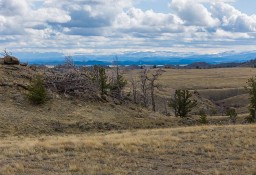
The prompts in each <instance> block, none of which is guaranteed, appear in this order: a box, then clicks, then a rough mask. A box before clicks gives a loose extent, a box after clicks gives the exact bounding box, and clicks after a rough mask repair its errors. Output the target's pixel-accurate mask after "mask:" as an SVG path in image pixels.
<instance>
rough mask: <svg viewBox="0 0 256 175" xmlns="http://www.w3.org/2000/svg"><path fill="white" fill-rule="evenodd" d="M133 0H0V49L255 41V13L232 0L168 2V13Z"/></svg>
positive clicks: (151, 47) (125, 48) (94, 48)
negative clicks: (143, 8)
mask: <svg viewBox="0 0 256 175" xmlns="http://www.w3.org/2000/svg"><path fill="white" fill-rule="evenodd" d="M136 2H137V1H136V0H106V1H103V0H73V1H70V0H61V1H60V0H0V36H1V39H0V47H3V48H8V47H11V48H16V49H18V48H19V47H20V49H21V48H24V49H25V50H35V49H36V50H46V49H47V50H57V51H59V50H62V51H65V50H72V52H74V51H75V50H76V49H77V50H78V51H79V50H83V51H84V52H86V51H85V50H87V51H88V52H90V53H91V52H93V51H95V52H96V53H98V52H100V51H104V52H105V51H109V52H111V51H112V52H117V51H132V50H138V51H140V50H164V49H167V50H170V49H171V48H172V47H173V48H174V49H175V48H176V46H184V47H186V46H187V47H189V48H192V47H194V48H195V47H202V46H205V47H206V46H208V47H210V46H212V47H214V46H216V45H217V44H220V43H221V41H223V43H224V42H225V45H227V44H228V42H233V43H232V44H234V43H235V44H236V45H239V44H240V45H247V44H248V43H249V44H252V43H255V42H254V39H255V37H256V34H255V32H256V15H247V14H245V13H242V12H240V11H239V10H237V9H235V8H234V7H233V6H231V5H230V2H232V0H222V1H218V0H172V1H170V11H169V13H164V12H162V13H159V12H155V11H154V10H150V9H148V10H142V9H140V8H138V7H136ZM144 3H146V1H145V2H144ZM155 3H156V5H157V3H160V2H159V1H155ZM166 5H167V4H166ZM28 38H29V39H28ZM7 41H9V43H8V42H7ZM238 41H239V42H240V43H239V42H238ZM223 47H224V45H223ZM173 48H172V49H173ZM179 49H180V48H179ZM201 50H203V49H201Z"/></svg>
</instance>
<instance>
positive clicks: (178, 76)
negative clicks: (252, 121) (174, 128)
mask: <svg viewBox="0 0 256 175" xmlns="http://www.w3.org/2000/svg"><path fill="white" fill-rule="evenodd" d="M151 71H152V72H153V71H154V70H151ZM140 72H141V70H132V71H127V72H126V77H127V79H129V78H130V77H131V76H132V77H134V76H137V80H139V75H140ZM255 75H256V69H254V68H220V69H164V73H163V74H162V76H160V77H159V80H158V83H159V84H160V91H158V92H157V94H158V96H159V97H161V98H167V99H168V98H170V97H171V95H172V94H173V93H174V91H175V90H176V89H189V90H196V91H198V92H199V94H200V96H201V97H203V98H205V99H207V100H210V101H211V102H213V104H211V105H210V106H209V107H212V108H216V107H218V106H223V107H224V108H226V107H235V108H236V109H237V112H238V113H243V114H244V113H247V106H248V95H247V92H246V91H245V89H244V87H245V86H246V82H247V80H248V79H249V78H251V77H254V76H255Z"/></svg>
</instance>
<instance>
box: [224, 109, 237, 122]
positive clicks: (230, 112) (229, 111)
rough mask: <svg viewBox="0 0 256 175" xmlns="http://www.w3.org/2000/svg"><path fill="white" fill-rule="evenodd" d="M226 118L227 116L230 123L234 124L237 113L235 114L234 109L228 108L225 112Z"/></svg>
mask: <svg viewBox="0 0 256 175" xmlns="http://www.w3.org/2000/svg"><path fill="white" fill-rule="evenodd" d="M226 114H227V116H229V118H230V121H231V122H232V123H234V124H235V123H236V120H237V113H236V109H235V108H229V109H228V110H227V113H226Z"/></svg>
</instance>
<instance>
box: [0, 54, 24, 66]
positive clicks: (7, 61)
mask: <svg viewBox="0 0 256 175" xmlns="http://www.w3.org/2000/svg"><path fill="white" fill-rule="evenodd" d="M3 59H4V64H11V65H19V64H20V61H19V59H18V58H16V57H14V56H10V55H7V56H5V57H4V58H3Z"/></svg>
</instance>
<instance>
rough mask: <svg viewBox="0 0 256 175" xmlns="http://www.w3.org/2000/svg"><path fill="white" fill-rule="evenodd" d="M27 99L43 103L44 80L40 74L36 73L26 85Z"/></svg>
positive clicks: (44, 92)
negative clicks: (27, 85) (28, 84)
mask: <svg viewBox="0 0 256 175" xmlns="http://www.w3.org/2000/svg"><path fill="white" fill-rule="evenodd" d="M28 91H29V92H28V99H29V100H30V101H31V102H32V103H33V104H43V103H45V101H46V97H47V93H46V88H45V87H44V81H43V79H42V77H41V76H39V75H37V76H36V77H35V78H34V79H33V80H32V81H31V84H30V86H29V87H28Z"/></svg>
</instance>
